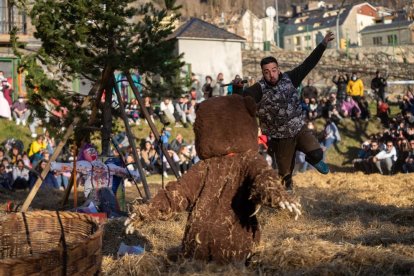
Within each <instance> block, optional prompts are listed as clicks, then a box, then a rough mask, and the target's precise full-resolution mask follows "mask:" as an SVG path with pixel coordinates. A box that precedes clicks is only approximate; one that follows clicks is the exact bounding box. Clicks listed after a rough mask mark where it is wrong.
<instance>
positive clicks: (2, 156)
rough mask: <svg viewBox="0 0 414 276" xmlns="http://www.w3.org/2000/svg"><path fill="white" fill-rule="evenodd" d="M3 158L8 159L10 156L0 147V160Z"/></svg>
mask: <svg viewBox="0 0 414 276" xmlns="http://www.w3.org/2000/svg"><path fill="white" fill-rule="evenodd" d="M4 158H7V159H9V160H10V157H9V156H8V155H7V154H6V152H5V150H4V149H3V148H0V161H1V160H3V159H4Z"/></svg>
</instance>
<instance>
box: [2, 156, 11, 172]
mask: <svg viewBox="0 0 414 276" xmlns="http://www.w3.org/2000/svg"><path fill="white" fill-rule="evenodd" d="M1 163H2V164H3V165H4V168H5V170H6V172H7V173H11V172H12V171H13V166H12V165H10V161H9V159H8V158H3V159H2V160H1Z"/></svg>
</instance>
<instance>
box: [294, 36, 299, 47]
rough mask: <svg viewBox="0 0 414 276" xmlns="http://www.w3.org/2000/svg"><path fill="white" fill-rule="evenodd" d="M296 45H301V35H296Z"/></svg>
mask: <svg viewBox="0 0 414 276" xmlns="http://www.w3.org/2000/svg"><path fill="white" fill-rule="evenodd" d="M295 45H300V36H296V37H295Z"/></svg>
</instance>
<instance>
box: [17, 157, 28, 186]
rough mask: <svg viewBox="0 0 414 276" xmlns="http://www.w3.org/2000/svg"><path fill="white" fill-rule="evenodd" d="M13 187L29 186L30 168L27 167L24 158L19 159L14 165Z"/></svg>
mask: <svg viewBox="0 0 414 276" xmlns="http://www.w3.org/2000/svg"><path fill="white" fill-rule="evenodd" d="M13 188H14V189H26V188H29V170H28V169H27V168H25V166H24V162H23V160H18V161H17V163H16V165H15V166H14V167H13Z"/></svg>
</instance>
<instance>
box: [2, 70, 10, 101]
mask: <svg viewBox="0 0 414 276" xmlns="http://www.w3.org/2000/svg"><path fill="white" fill-rule="evenodd" d="M11 90H12V89H11V85H10V83H9V81H8V80H7V78H6V77H5V76H4V72H3V71H0V91H1V92H3V95H4V98H5V99H6V101H7V103H8V104H9V107H11V105H12V98H11Z"/></svg>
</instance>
